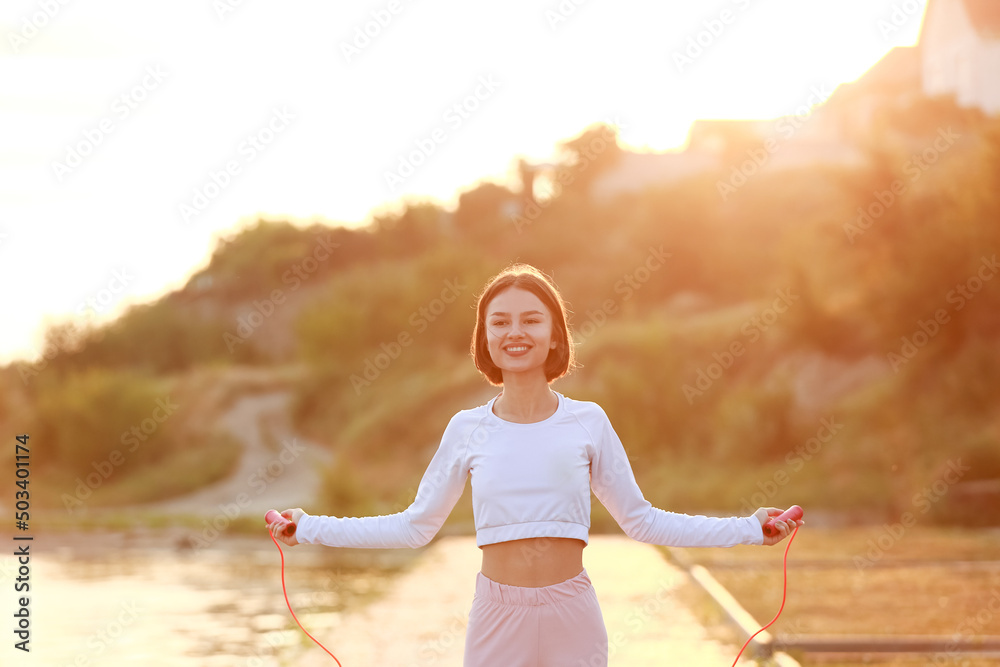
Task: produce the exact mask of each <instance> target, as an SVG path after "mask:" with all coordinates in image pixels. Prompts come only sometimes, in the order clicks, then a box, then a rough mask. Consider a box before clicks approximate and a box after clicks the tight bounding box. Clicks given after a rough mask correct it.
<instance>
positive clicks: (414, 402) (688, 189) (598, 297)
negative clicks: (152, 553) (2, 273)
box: [0, 111, 1000, 523]
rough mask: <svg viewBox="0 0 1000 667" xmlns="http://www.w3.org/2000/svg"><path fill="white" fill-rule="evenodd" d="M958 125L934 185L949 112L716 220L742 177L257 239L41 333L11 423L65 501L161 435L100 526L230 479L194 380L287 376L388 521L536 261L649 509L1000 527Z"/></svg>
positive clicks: (337, 507)
mask: <svg viewBox="0 0 1000 667" xmlns="http://www.w3.org/2000/svg"><path fill="white" fill-rule="evenodd" d="M939 113H944V112H940V111H939ZM947 118H952V116H947V115H946V116H942V119H947ZM942 122H943V121H942ZM963 122H966V123H968V126H963V127H962V128H961V129H962V139H961V141H959V142H958V143H956V144H955V145H954V147H951V148H950V149H949V150H948V151H947V153H945V154H942V155H940V156H939V158H940V159H936V160H935V162H934V163H933V164H932V165H926V166H927V168H926V169H924V170H917V171H916V172H914V170H913V161H912V160H913V156H914V155H916V154H917V153H919V152H920V150H921V147H926V146H932V145H933V143H932V142H933V139H934V136H935V134H936V129H937V125H936V121H935V119H934V118H933V117H931V118H929V119H927V120H926V122H924V123H912V122H911V123H909V124H903V125H900V128H902V129H901V130H899V131H900V132H906V131H909V132H911V134H910V135H907V142H906V143H905V144H899V143H898V142H891V143H890V142H889V141H885V142H884V143H881V144H880V143H877V141H876V143H873V144H872V145H870V146H866V150H868V151H869V153H870V155H872V159H871V161H870V166H869V167H868V168H866V169H864V170H847V169H844V168H831V167H827V166H815V167H803V168H800V169H798V170H796V171H794V172H782V173H773V174H769V173H767V172H764V173H761V174H759V175H758V176H756V177H755V178H753V179H750V180H749V181H748V182H747V184H746V185H745V186H743V187H741V188H740V189H739V190H738V191H737V192H736V193H735V194H732V195H730V196H728V197H727V198H726V199H725V201H723V200H722V199H721V198H720V196H719V192H718V182H719V180H720V178H724V177H725V174H728V168H727V169H726V170H724V173H720V174H708V175H701V176H699V177H696V178H692V179H689V180H688V181H686V182H683V183H680V184H675V185H672V186H670V187H663V188H650V189H649V190H647V191H645V192H642V193H637V194H635V193H634V194H630V195H623V196H621V197H619V198H618V199H616V200H614V201H611V202H604V203H599V202H595V201H593V200H591V199H590V198H589V196H588V192H587V190H586V188H585V187H584V186H583V181H582V180H578V181H573V182H571V184H570V185H567V186H566V187H564V188H562V189H561V190H560V191H559V192H558V193H557V194H556V195H555V196H554V197H553V198H552V199H551V200H550V201H547V202H544V205H542V206H539V207H537V208H535V209H533V210H532V211H530V215H527V214H526V213H525V212H524V211H522V212H521V215H520V216H519V215H517V211H516V209H512V208H511V206H512V205H513V204H514V203H516V202H517V201H519V197H518V194H517V193H513V192H509V191H507V190H506V189H504V188H502V187H500V186H497V185H494V184H480V185H478V186H475V187H474V188H472V189H470V190H469V191H468V192H467V193H465V194H464V195H463V196H462V198H461V199H460V203H459V208H458V210H456V211H454V212H449V211H444V210H441V209H440V208H438V207H437V206H436V205H434V204H431V203H427V202H411V203H410V205H409V206H408V207H407V208H406V209H405V210H404V211H403V212H402V213H400V214H398V215H386V216H382V217H380V218H378V219H376V221H375V222H374V223H373V224H372V225H371V226H370V227H367V228H363V229H345V228H343V227H337V226H326V225H319V224H314V225H312V226H310V227H304V228H302V227H296V226H293V225H291V224H288V223H275V222H260V223H258V224H256V225H254V226H251V227H248V228H245V229H243V230H241V231H239V232H238V233H235V234H234V235H233V236H232V237H231V238H229V239H226V240H225V241H224V242H222V243H220V245H219V246H218V248H217V249H216V250H215V253H214V255H213V257H212V260H211V263H210V264H209V266H208V267H206V268H205V269H204V270H202V271H201V272H199V274H198V275H196V276H194V277H193V278H192V279H191V281H190V282H189V283H188V284H187V285H186V286H185V287H184V288H183V289H182V290H179V291H177V292H175V293H173V294H170V295H167V296H165V297H164V298H162V299H160V300H159V301H157V302H155V303H152V304H148V305H145V306H138V307H134V308H132V309H131V310H130V311H128V312H127V313H126V314H125V315H123V316H122V317H121V318H120V319H118V320H117V321H115V322H113V323H111V324H109V325H106V326H102V327H99V328H90V329H86V328H84V329H81V328H77V327H75V326H73V325H63V326H59V327H54V328H53V329H52V330H50V332H49V342H50V345H49V346H48V352H50V354H48V355H47V357H46V358H44V359H43V360H41V361H40V362H38V363H35V364H27V363H15V364H12V365H11V366H9V367H7V368H6V369H4V371H3V373H2V387H3V396H4V400H3V401H2V403H0V423H2V424H3V425H4V426H6V427H7V432H14V431H18V432H20V431H23V430H25V429H30V431H31V434H32V437H34V438H37V441H38V442H44V443H45V446H44V447H39V450H38V451H39V454H38V457H37V459H36V460H35V464H37V466H38V468H39V471H40V478H44V479H46V480H47V482H46V483H45V484H44V485H42V488H41V489H40V491H41V492H42V497H41V500H44V501H47V502H49V503H50V504H53V505H58V504H59V503H60V496H62V495H64V494H66V493H70V494H72V493H73V487H74V486H75V485H76V484H77V481H78V480H79V479H84V480H85V477H86V475H88V474H90V473H92V472H94V471H95V470H97V469H98V468H100V467H101V466H102V463H101V462H102V461H108V460H110V457H111V456H112V454H113V452H114V451H115V450H121V448H122V447H126V448H128V447H131V446H133V443H132V441H131V440H130V439H129V436H128V434H129V433H130V432H131V429H132V427H133V426H136V425H139V426H140V430H141V425H142V424H143V423H144V420H146V421H147V422H148V424H149V426H150V427H151V428H153V432H151V433H150V434H148V435H149V443H148V444H146V443H145V441H142V446H135V448H134V449H133V450H132V451H128V452H127V454H128V456H127V457H126V459H127V460H125V461H124V462H123V463H122V464H120V465H115V468H116V473H115V477H114V484H113V485H112V484H110V483H109V484H108V485H107V486H106V488H105V489H103V491H102V494H101V498H102V500H101V502H107V503H126V502H129V501H136V500H141V499H150V498H155V497H168V496H170V495H173V494H178V493H183V492H185V491H186V490H188V489H190V488H192V487H196V486H198V485H201V484H204V483H207V482H208V481H210V480H212V479H216V478H218V477H219V476H221V475H224V474H225V473H226V471H227V470H229V469H230V468H231V465H232V462H233V461H234V460H235V456H236V455H237V452H236V448H235V446H234V445H233V443H230V442H227V441H226V438H225V436H224V434H221V433H218V432H213V431H212V429H211V427H210V425H209V422H210V419H208V418H207V417H206V416H205V415H204V414H202V415H200V416H198V417H197V418H196V417H195V414H196V413H199V412H206V411H207V410H208V408H207V406H209V405H211V406H214V408H213V412H212V414H214V415H216V416H217V415H218V411H219V410H221V409H222V405H223V403H221V402H213V401H209V400H207V399H205V396H206V395H207V394H205V393H201V394H198V392H197V391H195V389H194V388H193V387H194V386H195V385H196V384H197V382H198V380H196V378H204V377H206V375H205V374H206V373H209V374H210V373H215V372H217V373H224V372H225V371H226V370H227V369H237V368H240V367H243V366H247V365H250V366H254V367H257V368H261V369H266V368H274V369H280V368H287V367H289V366H291V365H294V366H296V367H298V368H305V369H307V371H306V379H305V380H304V381H297V382H296V385H295V390H296V402H295V405H296V407H295V419H296V423H297V425H298V427H299V428H300V429H301V430H302V431H303V432H304V433H306V434H308V435H309V436H310V437H312V438H314V439H316V440H318V441H322V442H325V443H328V444H329V446H330V447H331V448H333V449H334V450H336V451H337V452H338V454H339V456H338V457H337V458H336V463H335V466H334V467H333V468H332V469H331V470H330V471H329V472H328V479H329V485H328V486H329V493H328V497H327V498H326V501H327V502H328V503H329V505H330V507H331V508H333V509H331V510H330V511H335V512H336V513H338V514H351V513H360V512H371V511H378V512H385V511H389V510H391V509H392V508H401V507H402V506H405V504H406V503H408V502H409V500H410V499H412V495H413V491H414V490H415V488H416V482H417V481H419V477H420V474H421V473H422V472H423V468H424V466H425V465H426V462H427V461H429V460H430V457H431V455H432V454H433V451H434V447H435V446H436V443H437V441H438V440H439V438H440V434H441V432H442V431H443V429H444V426H445V425H446V424H447V420H448V418H449V417H450V416H451V415H452V414H454V412H455V411H456V410H458V409H461V408H464V407H472V406H474V405H479V404H481V403H482V402H484V401H485V400H486V399H487V398H488V397H489V396H490V395H492V393H495V390H494V389H493V388H491V387H489V386H488V385H487V383H486V382H485V381H484V380H482V379H481V378H480V377H478V376H477V374H476V373H475V371H474V368H473V367H472V363H471V360H470V359H469V357H468V344H469V337H470V335H471V331H472V324H473V317H474V311H473V308H474V304H475V297H476V295H477V293H478V291H479V290H480V289H481V288H482V285H483V283H484V282H485V280H486V279H487V278H488V277H489V276H491V275H492V274H494V273H495V272H496V271H498V270H500V269H501V268H503V266H505V265H506V264H508V263H510V262H512V261H526V262H530V263H533V264H535V265H536V266H538V267H539V268H541V269H542V270H544V271H546V272H547V273H549V274H550V275H552V276H553V277H554V278H555V280H556V282H557V283H558V284H559V286H560V288H561V289H562V290H563V293H564V295H565V297H566V298H567V299H568V300H569V302H570V307H571V310H572V322H571V324H572V326H573V329H574V332H575V334H574V335H575V337H576V339H577V341H578V343H579V358H580V362H581V368H579V369H578V370H577V371H576V372H575V373H574V374H572V375H571V376H569V377H568V378H565V379H564V380H561V381H559V382H558V383H557V385H556V389H558V390H560V391H563V392H564V393H567V394H569V395H572V396H574V397H576V398H581V399H587V400H595V401H598V402H599V403H600V404H601V405H602V406H603V407H604V408H605V410H606V411H607V412H608V414H609V415H610V417H611V419H612V423H613V424H614V425H615V427H616V429H617V431H618V433H619V435H620V436H621V437H622V440H623V442H624V443H625V445H626V448H627V449H628V451H629V455H630V457H631V458H632V461H633V464H634V467H635V468H636V475H637V477H638V478H639V481H640V484H641V485H642V487H643V489H644V490H645V491H646V494H647V497H648V498H649V499H650V500H651V501H652V502H654V504H661V505H662V506H664V507H670V508H673V509H679V510H693V509H706V508H707V509H717V510H720V511H736V510H738V509H740V508H744V509H745V507H744V506H751V505H752V506H754V507H755V506H756V505H758V504H775V505H786V504H790V502H799V503H800V504H807V503H808V504H809V505H810V506H811V507H817V508H818V507H824V508H829V509H831V510H847V511H851V510H858V509H861V508H866V509H869V510H870V509H872V508H875V509H876V510H878V511H880V512H881V515H882V516H886V517H889V518H893V517H898V516H899V515H900V514H901V513H903V512H906V511H913V510H914V509H915V508H916V509H918V510H923V508H924V507H925V506H926V507H927V510H926V512H921V516H922V519H924V520H927V521H934V520H948V521H955V520H956V519H961V518H963V517H968V516H969V515H970V513H969V512H965V511H963V510H965V509H968V508H970V507H977V508H978V507H980V506H981V505H982V504H983V503H986V504H985V505H984V507H985V508H986V509H988V510H990V511H992V512H993V513H992V515H991V516H1000V512H998V511H997V510H1000V500H998V496H1000V494H997V493H994V492H992V491H990V489H991V488H992V487H990V486H989V483H985V484H981V485H979V486H976V485H970V484H968V483H969V482H973V481H976V480H995V479H1000V421H998V416H997V415H998V413H997V411H996V406H997V405H1000V355H998V354H997V351H998V349H1000V288H998V286H997V285H998V284H1000V280H994V278H995V277H996V275H997V274H998V273H1000V268H997V267H996V260H995V259H994V258H995V257H996V256H997V254H998V250H1000V224H998V221H1000V195H998V192H997V189H996V183H998V182H1000V121H998V120H992V121H986V120H982V119H965V120H964V121H963ZM907 128H908V129H907ZM897 135H898V132H897ZM914 151H916V153H915V152H914ZM610 164H613V163H610ZM574 168H577V169H578V168H579V167H574V163H573V162H572V161H567V164H566V165H565V166H564V167H563V169H565V170H569V171H572V170H573V169H574ZM592 168H593V169H603V168H610V166H609V165H606V164H604V163H601V164H598V165H594V166H593V167H592ZM915 173H916V174H917V176H914V174H915ZM886 193H891V194H892V199H891V202H890V200H889V198H888V197H889V195H888V194H886ZM879 202H884V203H883V204H879ZM875 204H879V205H878V206H876V205H875ZM512 212H513V213H512ZM876 214H877V215H876ZM526 215H527V217H525V216H526ZM183 388H186V389H183ZM204 391H208V389H207V388H203V392H204ZM183 392H190V393H184V394H183V395H185V396H187V397H188V398H187V400H186V401H185V402H183V405H184V407H183V408H179V409H177V411H176V416H170V417H169V418H167V419H164V420H160V421H158V420H157V419H156V418H155V417H156V414H154V411H155V410H156V409H157V401H158V400H163V399H164V397H166V396H170V395H172V394H173V395H176V396H180V395H182V393H183ZM213 400H214V399H213ZM177 402H179V403H181V401H177ZM158 414H162V412H161V413H158ZM150 419H152V421H149V420H150ZM154 427H155V428H154ZM123 454H124V453H123ZM4 456H6V455H4ZM194 461H197V463H196V464H195V463H193V462H194ZM956 461H961V467H960V469H961V473H956V472H954V471H955V470H956V467H955V465H956V464H955V462H956ZM165 471H166V472H169V474H168V475H164V474H162V473H164V472H165ZM164 479H169V480H171V481H170V483H166V482H164V481H162V480H164ZM102 486H103V484H102ZM928 489H929V491H928ZM976 489H980V491H976ZM112 490H114V492H112ZM95 498H96V496H95ZM991 503H992V504H991ZM750 509H752V507H751V508H750ZM598 514H599V513H598ZM976 516H982V513H978V514H976ZM603 520H605V519H601V518H600V517H599V520H598V523H600V521H603Z"/></svg>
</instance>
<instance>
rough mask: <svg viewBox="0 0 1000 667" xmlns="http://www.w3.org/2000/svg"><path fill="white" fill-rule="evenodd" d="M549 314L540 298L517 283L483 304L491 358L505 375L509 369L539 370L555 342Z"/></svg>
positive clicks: (514, 370)
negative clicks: (485, 304)
mask: <svg viewBox="0 0 1000 667" xmlns="http://www.w3.org/2000/svg"><path fill="white" fill-rule="evenodd" d="M552 331H553V325H552V314H551V313H550V312H549V309H548V308H546V307H545V304H543V303H542V301H541V299H539V298H538V297H537V296H535V295H534V294H532V293H531V292H529V291H527V290H524V289H520V288H518V287H508V288H507V289H505V290H503V291H502V292H500V293H499V294H497V295H496V296H494V297H493V299H492V300H491V301H490V302H489V303H488V304H487V306H486V340H487V343H488V344H489V350H490V358H492V359H493V363H494V364H496V366H497V368H499V369H500V370H501V371H502V372H503V375H504V376H505V378H506V377H507V375H508V374H509V373H536V372H538V373H541V375H542V377H544V376H545V360H546V359H547V358H548V356H549V350H550V349H552V348H554V347H555V346H556V344H557V342H556V341H555V340H553V338H552Z"/></svg>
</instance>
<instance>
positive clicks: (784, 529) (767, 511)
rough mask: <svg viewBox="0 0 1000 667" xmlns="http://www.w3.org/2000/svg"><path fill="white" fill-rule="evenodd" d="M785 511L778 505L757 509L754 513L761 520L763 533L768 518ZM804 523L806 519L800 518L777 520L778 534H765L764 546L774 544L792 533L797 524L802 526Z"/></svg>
mask: <svg viewBox="0 0 1000 667" xmlns="http://www.w3.org/2000/svg"><path fill="white" fill-rule="evenodd" d="M784 511H785V510H779V509H778V508H777V507H760V508H758V509H757V511H756V512H754V513H753V515H754V516H755V517H757V520H758V521H760V530H761V533H762V534H763V533H764V524H765V523H767V520H768V519H770V518H771V517H772V516H778V515H779V514H781V513H782V512H784ZM803 523H805V521H803V520H802V519H799V520H798V521H775V522H774V527H775V528H777V529H778V534H777V535H775V536H774V537H768V536H767V535H766V534H764V546H773V545H775V544H777V543H778V542H780V541H781V540H783V539H785V538H786V537H788V536H789V535H791V534H792V531H793V530H795V527H796V526H801V525H802V524H803Z"/></svg>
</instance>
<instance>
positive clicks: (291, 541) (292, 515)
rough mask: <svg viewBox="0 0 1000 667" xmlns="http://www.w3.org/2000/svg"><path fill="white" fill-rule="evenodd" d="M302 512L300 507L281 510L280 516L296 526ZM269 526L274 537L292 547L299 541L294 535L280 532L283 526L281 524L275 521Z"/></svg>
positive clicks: (303, 512)
mask: <svg viewBox="0 0 1000 667" xmlns="http://www.w3.org/2000/svg"><path fill="white" fill-rule="evenodd" d="M304 514H305V511H304V510H303V509H302V508H301V507H296V508H295V509H290V510H284V511H283V512H281V516H283V517H285V518H286V519H288V520H289V521H291V522H292V523H294V524H295V525H296V526H298V525H299V519H301V518H302V516H303V515H304ZM269 528H270V530H271V534H272V535H274V539H276V540H279V541H281V542H284V543H285V544H287V545H288V546H290V547H294V546H295V545H296V544H298V543H299V541H298V540H297V539H295V535H285V534H283V533H282V532H281V530H282V528H284V526H283V525H282V524H280V523H277V522H275V523H272V524H271V525H270V526H269Z"/></svg>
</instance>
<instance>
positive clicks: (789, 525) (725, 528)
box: [271, 264, 802, 667]
mask: <svg viewBox="0 0 1000 667" xmlns="http://www.w3.org/2000/svg"><path fill="white" fill-rule="evenodd" d="M472 357H473V359H474V360H475V363H476V367H477V368H478V369H479V370H480V371H481V372H482V373H483V374H484V375H485V376H486V378H487V380H489V381H490V383H491V384H494V385H497V386H501V387H502V390H501V392H500V393H499V394H498V395H497V396H496V397H494V398H493V399H491V400H490V401H489V402H488V403H486V404H485V405H482V406H480V407H478V408H472V409H470V410H462V411H460V412H459V413H458V414H456V415H455V416H454V417H452V419H451V421H450V422H449V423H448V426H447V428H446V429H445V431H444V435H443V437H442V439H441V444H440V446H439V447H438V450H437V452H436V453H435V454H434V457H433V459H431V462H430V464H429V466H428V467H427V470H426V472H425V473H424V476H423V478H422V479H421V481H420V485H419V486H418V488H417V496H416V498H415V500H414V501H413V503H412V504H411V505H410V506H409V507H408V508H407V509H405V510H404V511H402V512H399V513H396V514H390V515H385V516H374V517H348V518H336V517H329V516H315V515H310V514H306V513H305V512H304V511H302V509H290V510H285V511H283V512H282V515H283V516H285V518H287V519H290V520H291V521H292V522H293V523H295V524H297V525H298V529H297V531H296V533H295V534H294V535H293V536H291V537H287V536H284V535H282V534H281V533H280V527H279V526H278V524H272V527H271V531H272V534H274V536H275V538H276V539H279V540H281V541H283V542H284V543H285V544H288V545H290V546H291V545H295V544H299V543H302V544H326V545H328V546H335V547H369V548H389V547H420V546H423V545H425V544H427V543H428V542H430V540H431V538H433V537H434V535H435V534H437V532H438V530H439V529H440V528H441V525H442V524H443V523H444V521H445V519H446V518H447V517H448V515H449V514H450V513H451V510H452V508H453V507H454V506H455V503H456V502H457V501H458V499H459V497H460V496H461V495H462V491H463V490H464V488H465V482H466V479H467V478H468V477H469V476H470V475H471V477H472V503H473V512H474V516H475V525H476V544H477V545H478V546H479V548H480V549H482V552H483V564H482V569H481V571H480V572H479V573H478V574H477V575H476V576H477V579H476V586H475V595H474V597H473V602H472V610H471V612H470V613H469V625H468V629H467V631H466V642H465V661H464V664H465V665H467V666H470V667H473V666H474V667H493V666H497V667H501V666H502V667H508V666H510V667H521V666H529V665H532V666H534V665H545V666H555V665H566V666H572V667H577V665H588V666H590V665H607V654H608V637H607V631H606V630H605V626H604V618H603V616H602V615H601V609H600V606H599V605H598V602H597V595H596V594H595V592H594V587H593V586H592V585H591V582H590V578H589V577H588V576H587V571H586V569H584V567H583V549H584V547H585V546H586V545H587V540H588V536H589V529H590V492H591V489H593V491H594V494H595V495H596V496H597V498H598V499H599V500H600V501H601V503H603V504H604V506H605V507H606V508H607V509H608V511H609V512H610V513H611V515H612V516H613V517H614V518H615V520H616V521H617V522H618V524H619V525H620V526H621V527H622V529H623V530H624V531H625V533H626V534H627V535H628V536H629V537H632V538H633V539H636V540H639V541H642V542H647V543H650V544H662V545H672V546H698V547H711V546H715V547H728V546H733V545H736V544H765V545H773V544H777V543H778V542H780V541H781V540H783V539H784V538H785V537H787V536H788V535H789V534H790V533H791V531H792V530H793V529H794V528H795V526H796V525H797V524H801V523H802V522H801V521H798V522H795V521H780V522H776V526H777V528H778V530H779V531H780V535H779V536H777V537H766V536H765V535H764V533H763V528H762V526H763V524H764V522H765V521H766V520H767V519H768V517H769V516H774V515H777V514H780V513H781V510H779V509H777V508H771V507H768V508H763V507H762V508H760V509H758V510H757V511H756V512H754V514H752V515H751V516H748V517H732V518H712V517H705V516H689V515H686V514H676V513H673V512H666V511H664V510H661V509H658V508H656V507H653V506H652V505H651V504H650V503H649V502H648V501H647V500H646V499H645V498H644V497H643V495H642V492H641V491H640V489H639V487H638V485H637V484H636V481H635V477H634V475H633V473H632V468H631V465H630V464H629V461H628V457H627V456H626V454H625V449H624V447H623V446H622V443H621V441H620V440H619V439H618V436H617V434H616V433H615V431H614V429H613V428H612V427H611V423H610V422H609V421H608V417H607V415H606V414H605V413H604V411H603V410H602V409H601V408H600V406H598V405H597V404H596V403H592V402H587V401H576V400H573V399H571V398H568V397H566V396H563V395H562V394H560V393H558V392H554V391H552V389H550V387H549V384H550V383H551V382H552V381H553V380H555V379H556V378H559V377H562V376H563V375H565V374H566V373H567V372H568V371H569V370H570V368H572V366H573V364H574V353H573V339H572V338H571V336H570V333H569V328H568V326H567V322H566V308H565V305H564V303H563V300H562V297H561V296H560V294H559V291H558V290H557V289H556V287H555V286H554V285H553V284H552V282H551V281H549V280H548V279H547V278H546V277H545V276H544V275H543V274H542V273H541V272H540V271H538V270H537V269H535V268H534V267H531V266H528V265H524V264H517V265H514V266H511V267H510V268H508V269H506V270H504V271H502V272H501V273H499V274H498V275H497V276H495V277H494V278H493V279H492V280H490V282H489V283H488V284H487V285H486V287H485V289H484V290H483V292H482V294H481V295H480V296H479V301H478V304H477V306H476V326H475V329H474V331H473V334H472Z"/></svg>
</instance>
